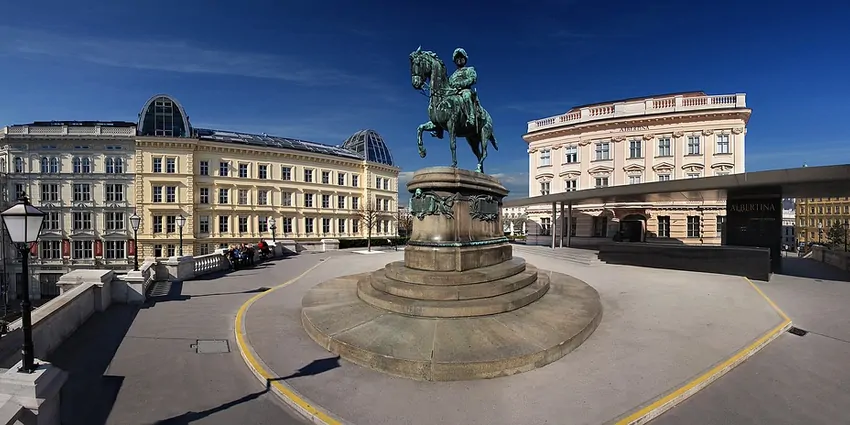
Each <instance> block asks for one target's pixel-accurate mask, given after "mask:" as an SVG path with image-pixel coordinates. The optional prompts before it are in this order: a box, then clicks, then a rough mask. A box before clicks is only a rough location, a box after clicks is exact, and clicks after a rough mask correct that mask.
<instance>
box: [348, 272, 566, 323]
mask: <svg viewBox="0 0 850 425" xmlns="http://www.w3.org/2000/svg"><path fill="white" fill-rule="evenodd" d="M374 282H379V283H378V286H381V285H384V286H386V285H401V284H404V283H403V282H396V281H392V280H390V279H387V278H385V277H384V276H383V270H379V271H377V272H374V273H372V274H370V275H367V276H366V277H364V278H362V279H360V281H359V282H358V283H357V295H359V296H360V299H361V300H363V301H365V302H366V303H368V304H371V305H372V306H375V307H378V308H381V309H384V310H387V311H390V312H393V313H399V314H405V315H408V316H420V317H444V318H449V317H472V316H487V315H491V314H499V313H505V312H508V311H512V310H516V309H518V308H520V307H525V306H527V305H529V304H531V303H533V302H535V301H537V300H539V299H540V297H542V296H543V295H544V294H546V291H548V290H549V278H548V277H547V276H546V275H538V274H537V271H536V270H535V271H533V272H523V273H522V275H516V276H511V277H510V278H506V279H500V280H498V281H496V282H485V283H482V284H477V285H485V287H484V288H479V287H478V286H476V287H473V288H470V289H472V291H468V292H467V293H468V294H469V296H472V297H474V298H466V299H458V298H457V297H458V296H459V293H458V291H462V290H463V289H465V288H467V287H470V286H472V285H462V286H458V287H457V289H454V290H453V291H452V292H450V294H458V295H456V296H455V298H454V299H448V300H446V299H440V300H433V299H414V298H405V297H400V296H396V295H392V294H388V293H386V292H381V291H380V290H378V289H377V288H376V287H375V286H374V285H375V283H374ZM419 286H424V285H419ZM518 286H519V287H518ZM494 287H495V288H498V289H502V290H503V291H502V293H501V294H499V295H496V296H486V297H480V296H475V295H476V294H475V292H476V291H475V290H476V289H478V292H480V291H482V290H487V291H488V292H489V291H490V290H491V288H494ZM517 287H518V288H517ZM417 289H422V288H417ZM441 289H442V288H441ZM509 291H510V292H509ZM417 292H419V291H417ZM439 293H441V294H446V293H448V292H446V291H439ZM443 298H444V297H443Z"/></svg>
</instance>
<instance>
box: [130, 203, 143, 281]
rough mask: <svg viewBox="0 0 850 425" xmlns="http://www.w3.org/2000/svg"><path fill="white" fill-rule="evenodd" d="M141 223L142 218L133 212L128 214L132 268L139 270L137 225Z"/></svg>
mask: <svg viewBox="0 0 850 425" xmlns="http://www.w3.org/2000/svg"><path fill="white" fill-rule="evenodd" d="M141 224H142V218H141V217H139V215H138V214H136V213H135V212H133V215H131V216H130V227H132V228H133V245H134V248H135V249H134V250H133V270H134V271H139V226H140V225H141Z"/></svg>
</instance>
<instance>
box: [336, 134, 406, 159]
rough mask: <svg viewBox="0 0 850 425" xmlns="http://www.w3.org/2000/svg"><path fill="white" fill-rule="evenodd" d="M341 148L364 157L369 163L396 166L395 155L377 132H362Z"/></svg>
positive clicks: (353, 136) (353, 135) (349, 139)
mask: <svg viewBox="0 0 850 425" xmlns="http://www.w3.org/2000/svg"><path fill="white" fill-rule="evenodd" d="M340 147H341V148H343V149H348V150H350V151H354V152H357V153H358V154H360V155H363V158H365V159H366V160H367V161H370V162H377V163H379V164H385V165H389V166H393V167H394V166H395V163H394V162H393V155H392V154H391V153H390V149H389V148H388V147H387V145H386V143H384V138H383V137H381V135H380V134H378V132H376V131H375V130H360V131H358V132H357V133H354V134H352V135H351V137H349V138H348V139H347V140H346V141H345V142H343V144H342V145H341V146H340Z"/></svg>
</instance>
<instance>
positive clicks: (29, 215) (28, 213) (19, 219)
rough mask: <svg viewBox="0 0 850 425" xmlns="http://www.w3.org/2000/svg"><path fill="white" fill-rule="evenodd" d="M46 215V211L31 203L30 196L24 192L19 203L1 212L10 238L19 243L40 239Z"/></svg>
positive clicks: (0, 214)
mask: <svg viewBox="0 0 850 425" xmlns="http://www.w3.org/2000/svg"><path fill="white" fill-rule="evenodd" d="M44 215H45V214H44V212H42V211H41V210H39V209H38V208H36V207H34V206H32V204H30V202H29V198H27V195H25V194H23V193H21V194H20V196H19V197H18V203H16V204H15V205H12V206H11V207H9V209H7V210H6V211H3V212H2V213H0V216H2V217H3V224H4V225H5V226H6V230H7V231H8V232H9V239H11V241H12V242H14V243H19V244H25V243H30V242H35V241H37V240H38V236H39V235H40V234H41V225H42V224H44Z"/></svg>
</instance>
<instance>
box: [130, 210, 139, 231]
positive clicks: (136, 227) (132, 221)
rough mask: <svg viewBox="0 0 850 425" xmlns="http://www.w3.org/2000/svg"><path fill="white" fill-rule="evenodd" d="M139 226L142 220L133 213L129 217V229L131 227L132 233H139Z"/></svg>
mask: <svg viewBox="0 0 850 425" xmlns="http://www.w3.org/2000/svg"><path fill="white" fill-rule="evenodd" d="M141 224H142V218H141V217H139V215H138V214H136V213H133V215H131V216H130V227H132V228H133V231H136V232H138V231H139V226H140V225H141Z"/></svg>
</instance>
